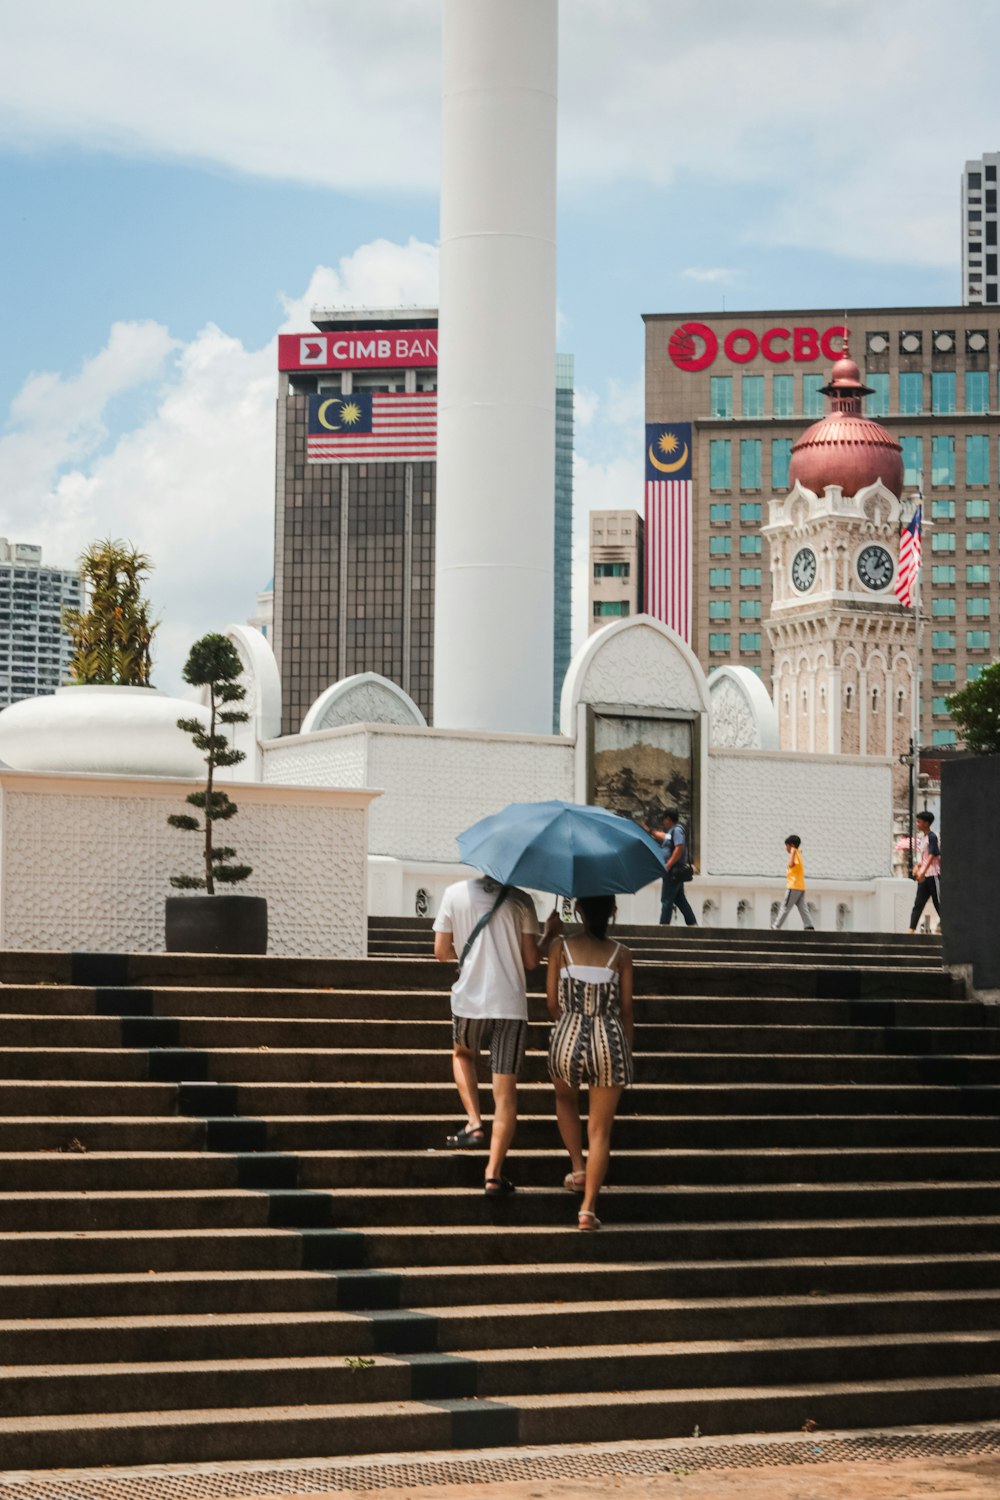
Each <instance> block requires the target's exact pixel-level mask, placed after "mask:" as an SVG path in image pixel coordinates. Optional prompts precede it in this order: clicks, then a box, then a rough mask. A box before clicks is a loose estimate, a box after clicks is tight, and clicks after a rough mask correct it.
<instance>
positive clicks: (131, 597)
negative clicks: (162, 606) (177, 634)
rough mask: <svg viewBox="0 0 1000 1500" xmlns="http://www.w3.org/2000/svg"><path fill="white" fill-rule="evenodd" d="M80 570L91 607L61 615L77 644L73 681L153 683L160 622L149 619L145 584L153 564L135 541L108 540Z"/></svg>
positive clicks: (89, 552)
mask: <svg viewBox="0 0 1000 1500" xmlns="http://www.w3.org/2000/svg"><path fill="white" fill-rule="evenodd" d="M80 571H81V573H82V574H83V578H84V582H85V585H86V590H87V608H86V609H84V610H79V609H68V610H66V611H64V613H63V624H64V625H65V627H66V629H67V630H68V632H69V635H70V639H71V640H72V642H73V656H72V658H71V660H70V664H69V671H70V677H71V679H72V681H73V682H74V683H89V684H97V685H101V686H107V685H116V686H120V687H149V677H150V673H151V671H152V665H153V661H152V645H153V636H154V634H155V632H156V629H157V625H158V624H159V621H155V620H151V619H150V607H149V603H148V601H147V600H145V599H144V598H143V596H142V587H143V580H144V579H145V578H146V576H147V575H148V574H149V573H150V572H151V571H152V563H151V562H150V560H149V558H148V557H147V555H146V554H145V552H138V551H137V550H136V549H135V547H133V546H132V544H131V542H115V541H112V540H111V539H110V538H106V539H105V540H104V541H102V542H91V544H90V546H89V547H88V548H87V550H86V552H84V554H83V556H82V557H81V558H80Z"/></svg>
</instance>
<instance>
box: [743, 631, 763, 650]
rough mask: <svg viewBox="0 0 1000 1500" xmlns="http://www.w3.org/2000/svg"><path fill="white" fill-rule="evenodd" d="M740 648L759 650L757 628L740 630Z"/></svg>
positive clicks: (758, 632)
mask: <svg viewBox="0 0 1000 1500" xmlns="http://www.w3.org/2000/svg"><path fill="white" fill-rule="evenodd" d="M740 650H741V651H759V650H760V631H759V630H747V631H743V632H741V634H740Z"/></svg>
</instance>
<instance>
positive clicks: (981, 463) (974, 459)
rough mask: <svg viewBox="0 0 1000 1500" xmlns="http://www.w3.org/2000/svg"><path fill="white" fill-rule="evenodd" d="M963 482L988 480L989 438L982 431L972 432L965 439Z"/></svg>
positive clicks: (975, 482)
mask: <svg viewBox="0 0 1000 1500" xmlns="http://www.w3.org/2000/svg"><path fill="white" fill-rule="evenodd" d="M965 482H966V484H989V482H990V440H989V438H988V437H986V436H985V434H983V433H974V434H972V435H971V436H969V437H967V438H966V440H965Z"/></svg>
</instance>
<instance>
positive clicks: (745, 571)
mask: <svg viewBox="0 0 1000 1500" xmlns="http://www.w3.org/2000/svg"><path fill="white" fill-rule="evenodd" d="M740 588H744V589H759V588H760V569H759V568H741V569H740Z"/></svg>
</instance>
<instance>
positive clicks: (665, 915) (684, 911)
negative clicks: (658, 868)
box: [643, 807, 698, 927]
mask: <svg viewBox="0 0 1000 1500" xmlns="http://www.w3.org/2000/svg"><path fill="white" fill-rule="evenodd" d="M662 822H663V827H662V828H649V827H646V825H645V824H643V827H645V828H646V832H647V833H651V834H652V835H653V837H654V839H656V840H657V842H658V843H660V844H662V845H663V860H664V868H663V897H662V899H661V901H660V926H661V927H662V926H669V924H670V920H671V918H672V917H673V914H674V907H675V906H676V908H677V910H678V911H679V912H680V914H681V916H682V917H683V918H684V921H685V922H686V923H687V925H688V926H689V927H697V925H698V918H697V917H696V916H695V914H694V912H693V911H692V910H691V903H690V901H689V900H688V898H687V897H686V896H685V894H684V874H683V873H682V872H684V871H685V870H686V869H687V865H688V847H687V832H686V831H685V828H684V824H683V823H682V822H681V815H680V813H679V812H678V810H677V808H676V807H668V808H667V810H666V812H665V813H664V814H663V819H662Z"/></svg>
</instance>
